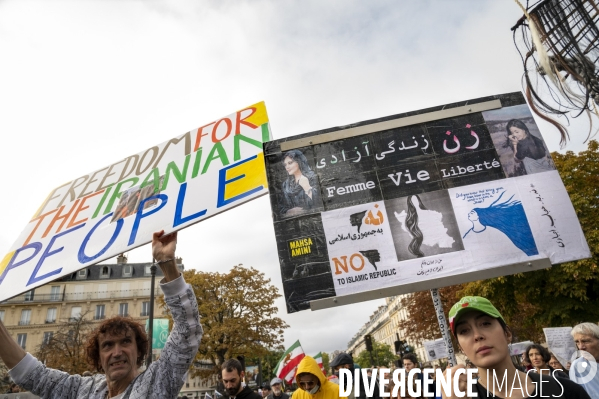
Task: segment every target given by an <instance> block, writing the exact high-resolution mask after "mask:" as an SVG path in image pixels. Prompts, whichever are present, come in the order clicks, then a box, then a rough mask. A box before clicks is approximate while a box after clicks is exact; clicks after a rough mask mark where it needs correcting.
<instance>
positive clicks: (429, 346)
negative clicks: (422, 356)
mask: <svg viewBox="0 0 599 399" xmlns="http://www.w3.org/2000/svg"><path fill="white" fill-rule="evenodd" d="M424 351H425V352H426V356H427V357H428V360H429V361H432V360H438V359H443V358H446V357H447V346H446V345H445V341H443V338H439V339H436V340H434V341H424Z"/></svg>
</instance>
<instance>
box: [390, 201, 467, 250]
mask: <svg viewBox="0 0 599 399" xmlns="http://www.w3.org/2000/svg"><path fill="white" fill-rule="evenodd" d="M387 211H388V212H389V211H390V212H392V214H393V215H394V216H395V218H394V219H395V220H391V221H390V223H391V228H392V230H393V231H394V233H393V235H394V240H395V244H396V252H397V254H398V259H399V260H405V259H413V258H423V257H426V256H432V255H439V254H442V253H448V252H454V251H460V250H462V249H464V247H463V244H462V242H461V240H460V232H459V230H458V227H457V222H456V220H455V216H454V214H453V211H452V207H451V201H450V199H449V196H448V194H447V192H442V191H439V192H433V193H423V194H413V195H410V196H408V197H405V198H398V199H396V200H393V201H392V202H389V203H387ZM396 223H399V226H398V225H397V224H396ZM406 233H407V234H406ZM406 249H407V252H406Z"/></svg>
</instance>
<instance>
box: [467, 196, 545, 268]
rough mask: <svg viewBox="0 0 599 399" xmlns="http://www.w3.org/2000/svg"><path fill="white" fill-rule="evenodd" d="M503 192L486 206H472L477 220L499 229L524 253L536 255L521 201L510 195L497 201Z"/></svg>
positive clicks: (536, 250)
mask: <svg viewBox="0 0 599 399" xmlns="http://www.w3.org/2000/svg"><path fill="white" fill-rule="evenodd" d="M505 193H506V192H505V191H503V192H502V193H501V195H500V196H499V198H497V199H496V200H495V201H494V202H493V203H492V204H491V205H489V206H488V207H486V208H474V211H475V212H476V213H477V214H478V220H479V221H480V223H481V224H482V225H483V226H490V227H494V228H496V229H497V230H499V231H501V232H502V233H503V234H505V235H506V236H507V237H508V238H509V239H510V241H512V243H514V245H515V246H516V247H518V248H519V249H521V250H522V251H523V252H524V253H525V254H526V255H528V256H532V255H538V254H539V251H538V249H537V246H536V244H535V239H534V237H533V235H532V231H531V230H530V226H529V225H528V219H527V218H526V213H524V207H523V206H522V202H520V201H518V200H512V199H513V198H514V196H513V195H512V196H511V197H510V198H509V199H508V200H506V201H504V202H502V203H499V200H501V197H503V194H505ZM466 234H468V233H466ZM464 237H466V235H464Z"/></svg>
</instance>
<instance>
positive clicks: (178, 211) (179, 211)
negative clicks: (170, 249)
mask: <svg viewBox="0 0 599 399" xmlns="http://www.w3.org/2000/svg"><path fill="white" fill-rule="evenodd" d="M186 192H187V183H183V184H181V186H180V187H179V196H178V197H177V209H175V220H174V221H173V227H177V226H179V225H180V224H183V223H187V222H189V221H190V220H193V219H196V218H199V217H200V216H204V215H205V214H206V209H204V210H203V211H199V212H197V213H194V214H193V215H189V216H183V217H182V216H181V214H182V213H183V202H185V193H186Z"/></svg>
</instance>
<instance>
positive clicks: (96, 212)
mask: <svg viewBox="0 0 599 399" xmlns="http://www.w3.org/2000/svg"><path fill="white" fill-rule="evenodd" d="M270 137H271V136H270V129H269V125H268V116H267V113H266V107H265V105H264V103H263V102H261V103H257V104H254V105H252V106H249V107H247V108H244V109H242V110H240V111H238V112H235V113H233V114H231V115H229V116H226V117H224V118H221V119H219V120H217V121H214V122H212V123H208V124H206V125H204V126H202V127H200V128H197V129H192V130H191V131H189V132H187V133H185V134H183V135H180V136H177V137H175V138H172V139H170V140H168V141H165V142H163V143H161V144H158V145H156V146H153V147H150V148H148V149H147V150H145V151H142V152H139V153H137V154H134V155H131V156H129V157H127V158H125V159H122V160H119V161H117V162H114V163H112V164H110V165H108V166H106V167H104V168H102V169H99V170H96V171H92V172H91V173H87V174H85V175H83V176H80V177H78V178H76V179H74V180H71V181H69V182H67V183H65V184H63V185H61V186H59V187H57V188H55V189H54V190H52V192H51V193H50V195H48V197H47V198H46V200H45V201H44V202H43V203H42V205H41V206H40V208H39V209H38V211H37V212H36V213H35V214H34V216H33V218H32V219H31V221H30V222H29V223H28V224H27V225H26V226H25V229H24V230H23V231H22V232H21V234H20V235H19V237H18V238H17V240H16V241H15V243H14V244H13V245H12V247H11V248H10V251H9V253H8V254H6V256H4V258H3V259H2V260H1V261H0V301H3V300H6V299H8V298H11V297H13V296H16V295H18V294H20V293H23V292H25V291H28V290H31V289H33V288H35V287H38V286H40V285H43V284H45V283H48V282H50V281H53V280H55V279H57V278H59V277H61V276H64V275H66V274H69V273H73V272H75V271H77V270H79V269H82V268H83V267H85V266H88V265H92V264H95V263H98V262H100V261H102V260H104V259H108V258H111V257H113V256H115V255H117V254H120V253H123V252H126V251H129V250H131V249H133V248H136V247H138V246H140V245H143V244H146V243H148V242H149V241H151V237H152V233H153V232H155V231H159V230H162V229H164V231H165V232H166V233H170V232H173V231H177V230H181V229H183V228H185V227H188V226H190V225H192V224H194V223H197V222H199V221H201V220H204V219H206V218H209V217H211V216H214V215H216V214H218V213H220V212H223V211H226V210H228V209H230V208H233V207H235V206H237V205H240V204H241V203H243V202H246V201H249V200H252V199H254V198H256V197H258V196H261V195H264V194H266V193H267V192H268V188H267V187H268V185H267V182H266V172H265V168H264V156H263V152H262V143H264V142H266V141H268V140H269V139H270ZM60 179H62V178H60Z"/></svg>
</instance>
